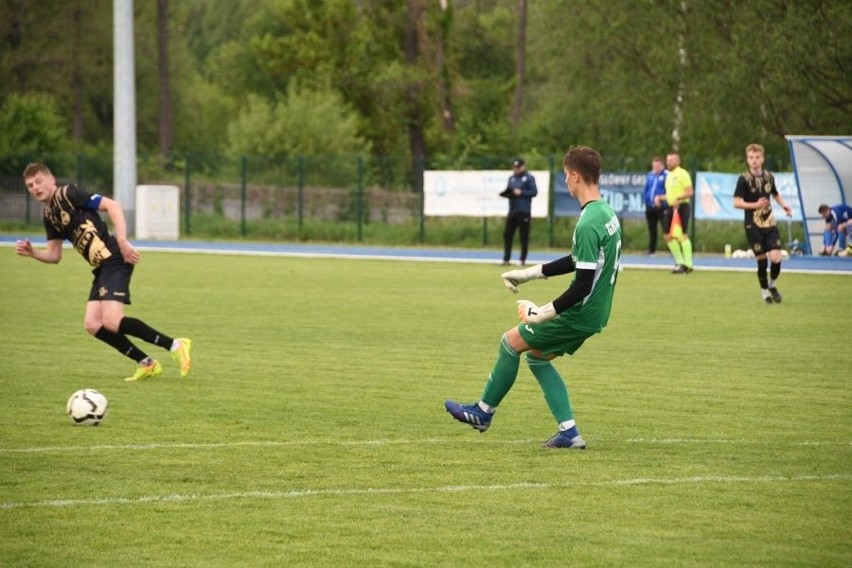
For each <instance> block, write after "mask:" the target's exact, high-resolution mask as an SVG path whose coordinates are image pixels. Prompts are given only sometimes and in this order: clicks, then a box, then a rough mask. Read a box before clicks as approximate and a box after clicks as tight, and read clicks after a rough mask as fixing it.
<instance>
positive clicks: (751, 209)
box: [734, 144, 793, 304]
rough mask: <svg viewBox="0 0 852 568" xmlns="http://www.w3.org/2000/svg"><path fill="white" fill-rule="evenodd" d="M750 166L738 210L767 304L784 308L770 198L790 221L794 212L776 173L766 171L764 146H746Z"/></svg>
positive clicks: (736, 203)
mask: <svg viewBox="0 0 852 568" xmlns="http://www.w3.org/2000/svg"><path fill="white" fill-rule="evenodd" d="M746 162H747V163H748V171H747V172H745V173H744V174H742V175H741V176H740V177H739V178H738V179H737V187H736V189H735V190H734V207H736V208H737V209H743V210H744V212H745V232H746V238H747V239H748V245H749V246H750V247H751V250H752V251H753V252H754V258H755V260H756V261H757V281H758V283H760V293H761V295H762V296H763V301H764V302H765V303H767V304H771V303H773V302H775V303H778V304H780V303H781V292H779V291H778V288H777V287H776V286H775V284H776V282H777V280H778V275H779V274H781V237H780V235H779V234H778V225H777V223H776V222H775V215H774V214H773V213H772V202H771V201H770V200H769V198H770V197H772V198H774V199H775V201H776V202H777V203H778V205H780V206H781V207H783V208H784V212H785V213H786V214H787V216H788V217H790V216H792V215H793V210H792V209H790V207H789V206H788V205H787V203H786V202H785V201H784V198H783V197H781V194H780V193H778V187H777V186H776V185H775V177H774V176H773V175H772V172H769V171H765V170H764V169H763V146H761V145H760V144H749V145H748V146H746ZM767 253H768V254H769V259H768V261H767V258H766V255H767ZM767 264H769V278H767V277H766V268H767Z"/></svg>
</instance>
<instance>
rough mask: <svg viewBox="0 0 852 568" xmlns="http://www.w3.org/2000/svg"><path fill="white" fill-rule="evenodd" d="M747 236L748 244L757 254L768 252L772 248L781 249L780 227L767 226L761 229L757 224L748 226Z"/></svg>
mask: <svg viewBox="0 0 852 568" xmlns="http://www.w3.org/2000/svg"><path fill="white" fill-rule="evenodd" d="M746 238H747V239H748V246H749V247H750V248H751V250H752V251H753V252H754V254H755V255H761V254H766V253H767V252H768V251H771V250H779V249H780V248H781V237H780V235H779V234H778V227H777V226H776V227H767V228H765V229H761V228H760V227H757V226H755V225H748V226H746Z"/></svg>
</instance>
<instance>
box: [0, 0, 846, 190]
mask: <svg viewBox="0 0 852 568" xmlns="http://www.w3.org/2000/svg"><path fill="white" fill-rule="evenodd" d="M526 5H527V13H528V26H527V38H528V39H527V46H526V47H527V49H526V53H527V57H526V61H525V63H526V65H525V69H526V74H525V78H524V82H523V84H522V85H521V86H522V87H523V89H524V97H523V101H524V105H523V109H522V115H521V124H520V128H519V130H518V132H515V131H514V130H513V128H512V126H511V124H510V109H511V105H512V101H513V98H514V96H515V89H516V87H517V86H518V80H519V79H518V77H517V74H516V73H517V71H516V70H517V64H518V61H517V54H518V52H519V50H518V49H517V47H518V46H517V34H518V14H517V10H518V8H517V3H514V4H513V3H506V2H499V1H494V0H480V1H477V2H451V3H449V9H448V10H447V11H444V10H442V9H441V3H439V2H431V1H428V2H427V1H426V0H410V1H405V2H404V1H402V0H392V1H387V2H352V1H350V0H329V1H326V2H317V1H313V0H273V1H268V0H246V1H244V2H232V1H226V0H195V1H193V2H183V3H180V2H171V3H169V22H170V25H169V42H168V53H169V72H170V83H171V92H170V99H171V101H172V105H173V113H172V117H173V123H174V146H173V151H174V153H175V154H176V156H171V157H166V161H169V160H180V159H182V158H183V156H185V155H187V154H192V155H194V156H196V159H198V160H199V161H202V162H203V163H204V167H206V168H209V169H214V168H215V164H214V163H213V162H214V159H215V157H216V156H221V155H222V154H223V153H224V152H226V151H227V150H228V148H229V146H230V145H231V144H233V142H232V140H230V137H229V135H228V133H229V132H230V131H232V130H233V129H239V128H240V126H241V124H242V121H249V122H251V120H249V119H248V118H247V117H246V116H245V114H246V113H251V112H257V113H258V115H262V114H263V113H264V111H263V110H261V109H259V105H258V103H257V101H258V100H262V101H266V102H265V104H268V105H269V107H270V108H269V111H268V114H269V115H270V116H271V117H274V115H275V112H276V111H280V109H281V108H282V107H281V106H280V105H284V106H283V108H285V109H286V108H287V107H288V106H289V105H294V108H296V107H298V108H300V109H302V110H304V111H305V112H308V113H318V112H319V111H322V110H325V109H326V106H325V105H326V103H327V101H328V100H333V101H334V103H333V104H334V105H335V106H340V107H343V108H345V109H346V110H345V111H341V112H342V113H343V114H342V116H343V117H344V122H345V123H346V126H345V127H344V130H345V131H346V132H345V136H344V138H343V139H344V140H347V142H346V144H344V145H345V146H348V145H351V143H352V140H353V138H354V139H357V140H358V142H357V144H355V145H356V146H357V147H358V150H357V151H358V152H361V151H368V152H369V153H371V154H372V155H373V156H375V157H382V156H394V157H395V158H396V157H398V156H401V157H402V158H403V159H402V163H404V164H406V171H405V172H404V173H402V174H400V173H397V172H394V176H395V177H397V178H405V179H406V180H407V181H408V187H416V184H415V183H414V182H413V179H412V178H413V176H414V175H415V173H416V172H417V166H416V164H419V163H421V162H420V160H421V159H422V157H421V156H411V153H412V142H411V140H412V139H415V140H416V139H418V137H417V136H412V133H417V132H421V131H422V132H423V133H424V137H425V142H424V143H425V150H422V149H420V148H419V146H418V147H417V150H416V151H417V152H425V154H426V155H425V158H426V159H427V160H436V161H438V162H440V163H445V164H452V163H454V161H455V160H457V162H456V163H474V162H475V161H476V160H477V159H478V157H479V156H489V155H497V156H511V155H514V154H525V155H529V154H530V153H533V152H535V153H540V154H542V155H548V154H557V155H559V154H561V153H562V152H563V151H564V150H565V148H567V147H568V146H569V145H572V144H578V143H583V144H590V145H593V146H595V147H597V148H598V149H599V150H600V151H601V152H602V154H603V156H604V158H605V159H606V160H607V161H612V162H613V163H626V162H628V161H629V160H630V159H635V160H637V161H638V163H642V164H644V162H645V161H646V160H647V157H649V156H651V155H653V154H662V153H665V152H666V151H667V150H669V149H670V148H671V147H672V146H673V145H675V140H673V131H674V130H675V129H676V127H677V130H678V133H679V136H680V140H679V142H678V143H677V145H678V146H679V149H680V150H681V152H682V153H683V154H684V156H685V157H686V158H687V163H689V162H690V160H701V161H707V162H711V163H730V162H731V161H735V162H736V163H737V164H741V162H742V148H743V147H744V146H745V144H748V143H749V142H759V143H762V144H763V145H764V146H765V147H766V149H767V157H768V158H774V163H772V162H770V163H769V164H768V165H769V166H770V167H772V168H774V169H788V168H789V165H790V164H789V159H788V158H787V154H788V149H787V146H786V142H785V140H784V138H783V136H784V134H787V133H794V134H836V133H837V132H838V131H840V132H843V131H845V130H848V128H847V127H848V126H849V125H850V124H852V99H850V97H849V92H850V82H849V72H848V62H849V61H850V58H852V45H850V43H849V42H848V41H847V38H848V37H850V36H851V35H852V4H850V3H849V2H846V1H842V0H828V1H823V2H797V3H790V2H786V1H782V0H755V1H753V2H730V1H729V0H708V1H706V2H689V3H686V4H684V3H682V2H678V1H674V0H666V1H661V2H635V1H630V0H612V1H609V2H586V3H582V2H580V3H578V2H575V1H571V0H554V1H550V2H527V3H526ZM22 6H23V4H20V2H15V1H9V2H5V3H0V38H2V39H1V40H0V42H1V43H0V44H1V45H2V47H3V49H0V100H3V101H5V100H6V99H7V98H8V97H9V95H11V94H13V93H15V94H20V93H44V94H47V95H48V96H50V97H52V99H53V100H54V101H55V108H56V112H58V113H59V116H60V117H61V120H62V122H63V123H64V134H63V138H64V140H63V146H64V147H72V146H73V147H74V148H75V149H76V150H80V151H88V150H89V149H91V148H99V147H103V146H109V145H110V143H111V142H110V141H111V138H112V127H113V114H114V113H113V109H112V89H113V86H112V76H111V67H112V60H111V55H110V54H111V52H112V36H111V33H110V31H111V26H112V10H111V9H110V8H111V5H110V3H109V2H106V1H105V0H94V1H92V2H59V1H58V0H44V1H41V2H36V3H29V4H27V6H26V9H23V8H22ZM135 8H136V9H135V14H134V15H135V25H136V36H135V39H136V73H137V77H138V80H137V90H138V92H137V97H136V100H137V114H138V116H137V127H138V138H139V148H140V153H141V154H149V153H154V152H156V151H157V150H158V128H159V116H158V113H159V107H160V102H159V101H160V93H159V91H158V89H159V72H160V69H159V67H158V65H159V64H158V49H159V46H158V44H157V41H158V39H157V33H156V26H155V24H156V10H157V3H155V2H142V3H137V4H136V6H135ZM566 15H567V16H566ZM566 17H567V18H568V19H570V25H566V24H567V22H566ZM35 29H38V30H39V33H34V32H33V30H35ZM57 38H61V39H57ZM413 38H416V45H414V44H413V43H410V41H409V40H411V39H413ZM407 41H409V43H406V42H407ZM681 47H683V49H684V51H683V53H684V56H685V58H684V59H683V61H681V57H680V49H681ZM57 69H59V70H61V72H59V73H57ZM295 85H298V88H295V87H294V86H295ZM313 93H316V94H317V95H318V96H320V98H321V99H322V102H323V104H322V105H320V106H316V107H315V106H312V105H310V104H308V103H307V102H305V101H302V104H300V105H299V104H297V103H298V101H294V100H292V97H293V96H294V95H298V96H299V97H307V96H308V95H309V94H313ZM681 95H682V99H681V100H680V101H679V102H678V97H679V96H681ZM334 97H336V98H334ZM676 107H677V108H678V109H679V110H680V111H681V112H682V115H683V122H682V124H680V125H676V124H675V122H676V115H675V108H676ZM445 110H448V111H451V115H449V116H445V115H444V114H443V113H444V111H445ZM294 112H295V111H294ZM287 114H292V113H289V112H288V113H287ZM332 116H333V117H334V119H338V118H340V116H341V115H340V114H338V113H334V114H333V115H332ZM277 118H278V119H279V120H280V117H277ZM448 118H452V122H451V126H448V120H447V119H448ZM288 120H292V121H294V126H302V125H303V124H302V123H303V122H304V123H307V125H308V126H309V127H310V129H309V130H308V132H310V133H311V134H310V136H311V137H310V138H309V139H308V140H307V141H306V142H305V143H304V144H302V146H303V147H305V148H310V149H311V151H316V150H315V149H316V148H317V147H319V148H321V151H320V153H326V154H327V153H328V151H327V150H323V149H322V148H323V144H324V143H325V141H326V138H323V137H318V136H317V130H321V129H318V127H317V123H318V122H319V123H322V122H325V123H326V124H327V128H329V129H330V130H329V132H331V133H334V134H335V135H336V134H338V132H336V131H335V128H336V126H334V120H328V119H326V117H323V116H316V117H312V118H309V117H305V118H303V119H302V120H301V121H296V120H295V119H293V118H292V117H290V118H289V119H288ZM16 128H18V127H17V126H14V125H13V126H12V129H11V130H9V131H10V132H14V131H15V129H16ZM353 131H354V132H353ZM302 135H303V134H302V133H301V132H300V133H298V134H294V132H292V131H289V132H288V133H287V136H286V138H289V139H294V138H299V137H301V136H302ZM333 139H334V140H337V138H336V137H333ZM6 143H7V145H9V144H10V143H9V142H6ZM283 144H284V143H279V144H273V143H271V142H267V143H264V144H259V146H260V147H262V148H268V150H264V151H266V152H273V151H277V150H276V148H277V147H278V146H281V145H283ZM286 144H287V145H289V147H295V146H298V144H297V142H294V141H292V140H290V141H287V142H286ZM288 151H289V150H288ZM334 152H337V150H335V151H334ZM210 157H213V158H210ZM263 157H270V158H271V157H274V156H273V155H272V154H265V155H264V156H263ZM631 157H632V158H631ZM636 157H639V158H636Z"/></svg>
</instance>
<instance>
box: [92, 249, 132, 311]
mask: <svg viewBox="0 0 852 568" xmlns="http://www.w3.org/2000/svg"><path fill="white" fill-rule="evenodd" d="M92 274H94V276H95V278H94V280H92V289H91V290H89V301H90V302H99V301H103V300H114V301H116V302H122V303H124V304H130V276H131V275H132V274H133V265H132V264H128V263H126V262H124V260H123V259H122V258H121V257H120V256H119V257H118V258H117V259H115V260H113V259H109V260H107V261H106V262H104V263H103V264H102V265H100V266H99V267H97V268H95V269H94V270H92Z"/></svg>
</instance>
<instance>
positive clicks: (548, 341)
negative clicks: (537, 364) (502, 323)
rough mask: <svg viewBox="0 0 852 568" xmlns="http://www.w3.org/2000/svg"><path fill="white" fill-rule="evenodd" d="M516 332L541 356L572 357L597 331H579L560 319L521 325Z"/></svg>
mask: <svg viewBox="0 0 852 568" xmlns="http://www.w3.org/2000/svg"><path fill="white" fill-rule="evenodd" d="M518 332H519V333H520V334H521V337H523V338H524V341H526V342H527V345H529V346H530V347H532V348H533V349H535V350H537V351H539V352H541V354H542V355H556V356H560V355H565V354H566V353H567V354H568V355H573V354H574V352H575V351H577V349H579V348H580V346H581V345H582V344H583V343H584V342H585V341H586V340H587V339H588V338H590V337H591V336H593V335H595V334H597V333H600V332H598V331H588V330H580V329H576V328H574V327H572V326H571V325H570V323H569V322H567V321H565V320H563V319H562V318H559V317H557V318H555V319H552V320H549V321H545V322H542V323H522V324H520V325H518Z"/></svg>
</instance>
